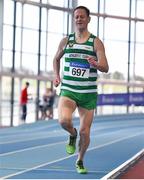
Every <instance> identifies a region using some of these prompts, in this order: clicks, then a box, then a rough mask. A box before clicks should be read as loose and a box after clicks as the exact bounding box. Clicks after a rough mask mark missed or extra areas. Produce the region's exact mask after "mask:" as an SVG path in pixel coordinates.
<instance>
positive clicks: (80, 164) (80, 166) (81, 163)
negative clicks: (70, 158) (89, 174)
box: [77, 161, 84, 169]
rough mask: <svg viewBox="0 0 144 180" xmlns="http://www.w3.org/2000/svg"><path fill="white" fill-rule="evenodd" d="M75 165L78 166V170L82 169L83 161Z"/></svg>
mask: <svg viewBox="0 0 144 180" xmlns="http://www.w3.org/2000/svg"><path fill="white" fill-rule="evenodd" d="M77 165H78V166H79V168H80V169H84V166H83V161H78V162H77Z"/></svg>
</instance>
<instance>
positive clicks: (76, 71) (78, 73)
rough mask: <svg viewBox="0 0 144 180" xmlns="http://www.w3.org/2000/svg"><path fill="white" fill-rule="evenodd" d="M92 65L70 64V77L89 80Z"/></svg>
mask: <svg viewBox="0 0 144 180" xmlns="http://www.w3.org/2000/svg"><path fill="white" fill-rule="evenodd" d="M89 72H90V65H89V64H83V63H80V62H70V70H69V75H70V76H73V77H80V78H89Z"/></svg>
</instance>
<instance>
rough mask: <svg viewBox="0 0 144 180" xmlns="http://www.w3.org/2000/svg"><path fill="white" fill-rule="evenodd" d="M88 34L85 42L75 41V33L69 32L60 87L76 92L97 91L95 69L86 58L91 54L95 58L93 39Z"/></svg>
mask: <svg viewBox="0 0 144 180" xmlns="http://www.w3.org/2000/svg"><path fill="white" fill-rule="evenodd" d="M95 38H96V36H94V35H93V34H91V35H90V37H89V38H88V40H87V41H86V42H85V43H77V42H76V41H75V33H73V34H70V35H69V38H68V43H67V45H66V47H65V50H64V63H63V75H62V76H63V77H62V84H61V89H63V90H69V91H72V92H77V93H96V92H97V85H96V80H97V69H96V68H95V67H93V66H92V65H90V64H89V63H88V61H87V60H86V59H87V58H88V57H90V56H92V57H94V58H95V59H97V56H96V53H95V52H94V39H95Z"/></svg>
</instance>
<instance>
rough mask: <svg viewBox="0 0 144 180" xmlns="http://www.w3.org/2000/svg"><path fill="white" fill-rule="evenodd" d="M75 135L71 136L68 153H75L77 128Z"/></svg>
mask: <svg viewBox="0 0 144 180" xmlns="http://www.w3.org/2000/svg"><path fill="white" fill-rule="evenodd" d="M75 131H76V135H75V136H69V143H68V144H67V145H66V152H67V153H68V154H74V153H75V150H76V139H77V130H76V129H75Z"/></svg>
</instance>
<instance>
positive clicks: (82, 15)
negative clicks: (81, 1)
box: [74, 9, 90, 30]
mask: <svg viewBox="0 0 144 180" xmlns="http://www.w3.org/2000/svg"><path fill="white" fill-rule="evenodd" d="M74 22H75V26H76V28H77V29H79V30H84V29H87V25H88V23H89V22H90V17H89V16H88V15H87V13H86V11H85V10H84V9H77V10H75V12H74Z"/></svg>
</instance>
